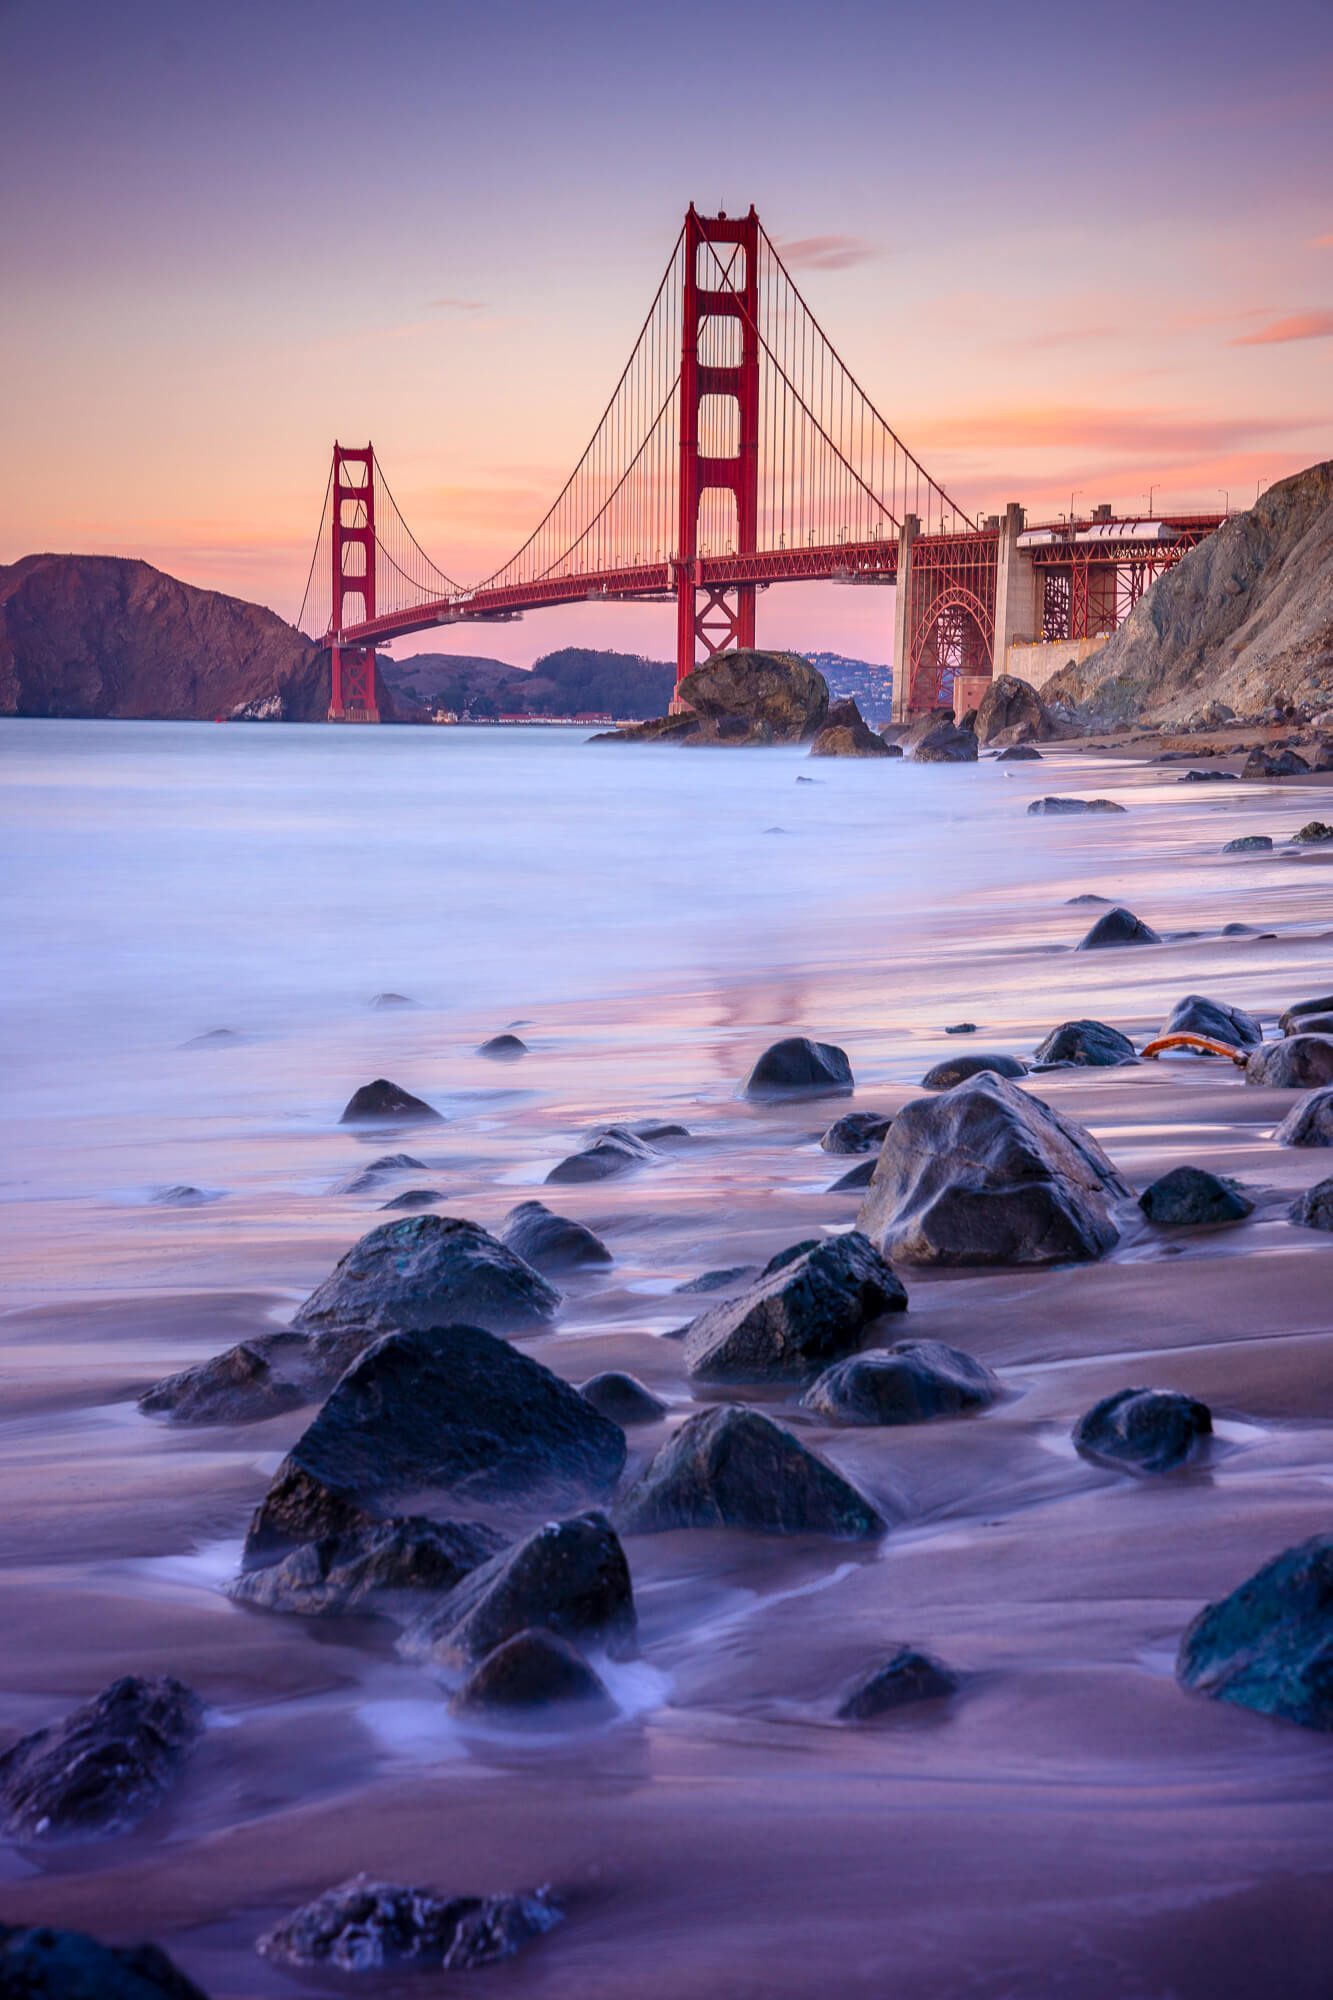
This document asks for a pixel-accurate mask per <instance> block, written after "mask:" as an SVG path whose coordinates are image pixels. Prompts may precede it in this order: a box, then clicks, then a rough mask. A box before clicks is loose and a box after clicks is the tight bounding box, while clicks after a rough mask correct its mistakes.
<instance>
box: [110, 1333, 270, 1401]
mask: <svg viewBox="0 0 1333 2000" xmlns="http://www.w3.org/2000/svg"><path fill="white" fill-rule="evenodd" d="M307 1345H308V1343H307V1342H306V1341H305V1340H303V1339H301V1338H300V1337H299V1336H293V1335H292V1334H283V1333H278V1334H266V1335H262V1336H261V1337H260V1338H259V1339H258V1340H253V1341H252V1340H242V1341H238V1342H237V1344H236V1346H235V1347H228V1348H226V1349H224V1351H223V1352H222V1353H221V1354H214V1355H212V1356H211V1357H210V1358H209V1359H208V1360H207V1361H198V1362H196V1363H195V1364H194V1366H193V1367H191V1368H182V1369H181V1371H180V1373H179V1374H177V1375H168V1376H166V1377H165V1378H164V1379H163V1380H162V1381H161V1382H155V1383H154V1384H153V1386H152V1388H151V1389H145V1391H144V1393H143V1395H142V1396H140V1398H139V1408H140V1409H141V1410H142V1411H143V1413H144V1415H145V1416H149V1417H170V1418H171V1420H172V1422H173V1423H177V1424H256V1423H262V1422H263V1421H264V1419H265V1418H266V1417H276V1416H280V1415H281V1414H282V1413H283V1411H285V1410H294V1409H296V1408H298V1407H299V1405H300V1404H302V1403H303V1402H305V1401H306V1398H307V1396H308V1395H309V1389H308V1388H307V1386H306V1379H305V1368H304V1361H303V1357H304V1355H305V1350H306V1348H307ZM284 1361H285V1362H286V1363H287V1364H288V1369H287V1372H285V1373H284V1372H282V1369H281V1363H283V1362H284ZM275 1363H276V1364H279V1365H275Z"/></svg>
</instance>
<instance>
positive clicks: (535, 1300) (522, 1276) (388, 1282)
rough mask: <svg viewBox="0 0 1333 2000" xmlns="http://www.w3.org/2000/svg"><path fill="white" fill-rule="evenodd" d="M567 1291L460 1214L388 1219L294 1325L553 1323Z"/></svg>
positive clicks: (378, 1328) (492, 1327) (386, 1328)
mask: <svg viewBox="0 0 1333 2000" xmlns="http://www.w3.org/2000/svg"><path fill="white" fill-rule="evenodd" d="M559 1304H560V1294H559V1292H557V1291H556V1290H555V1289H554V1287H553V1286H551V1285H548V1284H547V1282H546V1280H545V1278H542V1277H539V1276H538V1274H537V1272H536V1271H534V1270H532V1269H531V1268H530V1267H529V1266H528V1265H527V1264H525V1263H524V1262H523V1260H522V1258H521V1257H516V1256H515V1255H514V1253H513V1251H512V1250H508V1249H506V1248H505V1246H504V1244H503V1243H497V1242H496V1240H495V1238H494V1237H493V1236H490V1235H488V1234H487V1232H486V1231H485V1230H484V1229H481V1228H479V1227H478V1225H477V1224H476V1223H475V1222H466V1221H464V1220H463V1219H462V1218H461V1217H458V1216H452V1215H417V1216H413V1217H412V1218H411V1220H409V1221H405V1222H382V1223H380V1225H379V1227H378V1228H377V1229H372V1230H370V1232H369V1233H368V1234H367V1235H365V1236H363V1237H361V1239H360V1240H359V1242H356V1243H354V1244H353V1245H352V1247H351V1249H350V1250H349V1251H348V1252H347V1253H346V1255H345V1256H343V1257H341V1258H340V1259H339V1261H338V1263H337V1265H336V1266H335V1267H334V1269H333V1271H332V1272H331V1273H330V1275H329V1276H328V1277H327V1278H326V1279H325V1280H324V1282H323V1284H322V1285H318V1286H317V1287H316V1288H315V1290H314V1291H313V1292H312V1293H311V1294H310V1297H309V1298H308V1299H307V1300H306V1302H305V1304H304V1305H303V1306H301V1307H300V1308H299V1310H298V1311H297V1313H296V1316H295V1318H294V1319H293V1320H292V1325H293V1327H295V1328H296V1329H297V1330H298V1331H300V1332H302V1333H309V1334H313V1335H316V1336H324V1335H328V1334H337V1333H338V1332H340V1331H341V1330H342V1329H344V1328H352V1329H359V1330H364V1331H365V1332H366V1333H368V1334H374V1333H379V1332H386V1333H387V1332H390V1331H397V1330H400V1329H403V1328H408V1327H430V1326H447V1325H449V1324H450V1323H451V1322H452V1321H459V1322H464V1321H465V1322H467V1323H468V1324H470V1325H475V1326H484V1327H486V1328H487V1329H488V1330H489V1331H491V1332H495V1333H509V1332H517V1331H522V1330H525V1329H528V1328H532V1327H540V1326H545V1325H546V1324H547V1322H548V1321H550V1320H551V1319H553V1318H554V1317H555V1312H556V1309H557V1307H558V1306H559Z"/></svg>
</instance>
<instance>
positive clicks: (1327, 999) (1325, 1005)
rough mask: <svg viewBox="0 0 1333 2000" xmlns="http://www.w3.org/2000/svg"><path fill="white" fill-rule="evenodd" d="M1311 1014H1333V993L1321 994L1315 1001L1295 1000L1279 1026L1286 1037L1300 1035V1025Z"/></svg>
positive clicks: (1282, 1016) (1282, 1017)
mask: <svg viewBox="0 0 1333 2000" xmlns="http://www.w3.org/2000/svg"><path fill="white" fill-rule="evenodd" d="M1310 1014H1333V993H1320V994H1318V995H1316V997H1315V998H1314V999H1313V1000H1293V1001H1292V1003H1291V1005H1290V1007H1288V1008H1287V1009H1286V1011H1285V1012H1284V1013H1283V1014H1282V1015H1281V1016H1280V1018H1279V1020H1278V1026H1279V1028H1281V1030H1282V1032H1283V1034H1284V1035H1294V1034H1300V1033H1301V1027H1300V1023H1301V1022H1302V1021H1303V1020H1304V1019H1305V1018H1306V1017H1307V1016H1308V1015H1310Z"/></svg>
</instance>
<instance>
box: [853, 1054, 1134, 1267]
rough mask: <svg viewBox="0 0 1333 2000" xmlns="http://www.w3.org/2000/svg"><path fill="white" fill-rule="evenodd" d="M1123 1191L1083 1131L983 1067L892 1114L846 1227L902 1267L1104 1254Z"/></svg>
mask: <svg viewBox="0 0 1333 2000" xmlns="http://www.w3.org/2000/svg"><path fill="white" fill-rule="evenodd" d="M1128 1193H1129V1190H1128V1188H1127V1187H1126V1185H1125V1183H1124V1181H1123V1180H1122V1179H1121V1177H1120V1175H1119V1174H1118V1173H1117V1172H1116V1170H1115V1168H1114V1167H1113V1166H1112V1165H1111V1162H1110V1161H1109V1160H1108V1159H1107V1157H1106V1155H1105V1153H1104V1152H1103V1151H1102V1149H1101V1147H1100V1146H1099V1145H1098V1144H1097V1142H1096V1140H1095V1139H1094V1138H1093V1137H1092V1135H1091V1133H1090V1132H1086V1131H1084V1129H1083V1127H1082V1126H1081V1125H1076V1124H1075V1123H1074V1122H1073V1120H1072V1119H1065V1118H1062V1117H1060V1116H1059V1114H1058V1113H1056V1112H1054V1111H1052V1110H1051V1108H1050V1106H1049V1105H1047V1104H1044V1103H1043V1102H1042V1100H1041V1099H1040V1098H1039V1097H1033V1096H1031V1095H1029V1093H1028V1092H1027V1091H1025V1090H1021V1089H1020V1088H1019V1087H1018V1085H1017V1084H1014V1083H1011V1082H1010V1081H1009V1080H1008V1078H1007V1077H1001V1076H994V1075H991V1074H988V1073H987V1074H983V1075H981V1076H974V1077H971V1078H969V1079H968V1081H967V1082H966V1083H960V1084H959V1085H958V1086H957V1087H956V1088H955V1089H953V1090H948V1091H944V1092H942V1093H941V1094H940V1095H939V1096H936V1097H918V1098H916V1099H915V1100H914V1101H913V1102H912V1103H911V1104H908V1105H907V1106H906V1107H905V1108H904V1109H903V1110H902V1111H900V1112H899V1113H898V1116H897V1117H896V1118H895V1119H894V1121H893V1127H892V1129H891V1131H890V1133H889V1136H888V1138H887V1139H886V1140H885V1141H884V1146H883V1149H882V1151H881V1153H880V1156H879V1164H878V1166H877V1167H876V1169H875V1176H874V1179H873V1180H872V1181H871V1183H870V1187H869V1189H868V1190H867V1193H866V1198H865V1201H864V1202H863V1203H862V1205H861V1212H860V1214H859V1216H858V1217H857V1226H858V1228H860V1229H862V1230H864V1232H865V1234H866V1235H867V1236H868V1237H869V1238H870V1239H871V1241H872V1242H874V1243H877V1244H878V1245H879V1247H880V1249H881V1250H882V1251H883V1253H884V1254H885V1256H887V1257H891V1258H894V1259H897V1258H901V1259H902V1260H903V1261H904V1262H906V1263H909V1264H1053V1263H1063V1262H1065V1261H1067V1260H1069V1259H1087V1258H1095V1257H1101V1256H1104V1255H1105V1253H1106V1252H1107V1251H1108V1250H1109V1249H1110V1248H1111V1247H1112V1245H1113V1244H1114V1243H1115V1242H1116V1241H1117V1239H1118V1237H1119V1233H1120V1232H1119V1230H1118V1229H1117V1228H1116V1225H1115V1223H1114V1222H1113V1221H1112V1219H1111V1214H1110V1209H1109V1206H1108V1204H1109V1201H1110V1200H1111V1199H1112V1198H1113V1197H1116V1196H1125V1195H1127V1194H1128Z"/></svg>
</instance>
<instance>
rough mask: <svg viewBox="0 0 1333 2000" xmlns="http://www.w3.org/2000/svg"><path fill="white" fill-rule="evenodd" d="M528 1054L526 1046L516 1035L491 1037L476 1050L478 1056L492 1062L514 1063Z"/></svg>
mask: <svg viewBox="0 0 1333 2000" xmlns="http://www.w3.org/2000/svg"><path fill="white" fill-rule="evenodd" d="M527 1053H528V1045H527V1043H526V1042H524V1041H521V1040H520V1039H519V1037H518V1036H517V1035H492V1036H491V1038H490V1040H489V1041H488V1042H483V1043H482V1045H481V1047H480V1048H479V1049H478V1050H477V1054H478V1055H479V1056H489V1058H490V1060H491V1061H492V1062H516V1061H517V1060H518V1058H519V1057H520V1056H525V1055H527Z"/></svg>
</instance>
